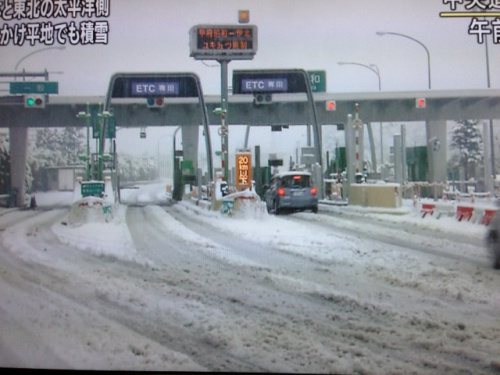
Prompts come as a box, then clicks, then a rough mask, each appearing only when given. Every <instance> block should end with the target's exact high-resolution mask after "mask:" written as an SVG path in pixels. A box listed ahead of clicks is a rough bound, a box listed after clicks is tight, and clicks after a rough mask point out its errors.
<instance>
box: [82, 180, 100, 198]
mask: <svg viewBox="0 0 500 375" xmlns="http://www.w3.org/2000/svg"><path fill="white" fill-rule="evenodd" d="M103 191H104V182H101V181H92V182H87V181H84V182H82V186H81V192H82V197H89V196H93V197H100V196H101V194H102V192H103Z"/></svg>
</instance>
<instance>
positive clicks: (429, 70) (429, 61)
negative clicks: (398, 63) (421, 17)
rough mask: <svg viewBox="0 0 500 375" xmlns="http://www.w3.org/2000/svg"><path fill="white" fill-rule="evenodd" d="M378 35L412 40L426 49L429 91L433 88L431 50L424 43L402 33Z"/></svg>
mask: <svg viewBox="0 0 500 375" xmlns="http://www.w3.org/2000/svg"><path fill="white" fill-rule="evenodd" d="M376 34H377V35H378V36H384V35H397V36H401V37H403V38H407V39H410V40H413V41H414V42H416V43H418V44H420V45H421V46H422V47H423V48H424V49H425V52H426V53H427V72H428V76H429V89H430V88H431V55H430V54H429V50H428V49H427V47H426V46H425V44H424V43H422V42H421V41H419V40H417V39H415V38H413V37H411V36H408V35H405V34H400V33H393V32H389V31H377V32H376Z"/></svg>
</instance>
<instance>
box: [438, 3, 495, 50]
mask: <svg viewBox="0 0 500 375" xmlns="http://www.w3.org/2000/svg"><path fill="white" fill-rule="evenodd" d="M442 2H443V4H444V5H447V6H448V7H449V10H450V11H447V12H441V13H439V16H440V17H443V18H453V17H455V18H456V17H469V18H471V22H470V23H469V30H468V33H469V35H475V36H476V38H477V42H478V43H479V44H483V43H484V42H485V40H486V38H487V37H488V36H491V38H492V39H493V43H495V44H499V43H500V1H499V0H442ZM462 6H463V8H462ZM478 17H481V19H479V18H478Z"/></svg>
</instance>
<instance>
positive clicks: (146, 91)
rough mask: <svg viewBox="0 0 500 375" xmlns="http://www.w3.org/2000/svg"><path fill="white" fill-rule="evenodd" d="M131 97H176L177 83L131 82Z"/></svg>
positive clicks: (177, 92)
mask: <svg viewBox="0 0 500 375" xmlns="http://www.w3.org/2000/svg"><path fill="white" fill-rule="evenodd" d="M132 95H133V96H172V95H173V96H177V95H179V82H167V81H153V82H135V81H134V82H132Z"/></svg>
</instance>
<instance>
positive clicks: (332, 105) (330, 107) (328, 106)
mask: <svg viewBox="0 0 500 375" xmlns="http://www.w3.org/2000/svg"><path fill="white" fill-rule="evenodd" d="M326 110H327V111H335V110H337V103H335V100H327V101H326Z"/></svg>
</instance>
